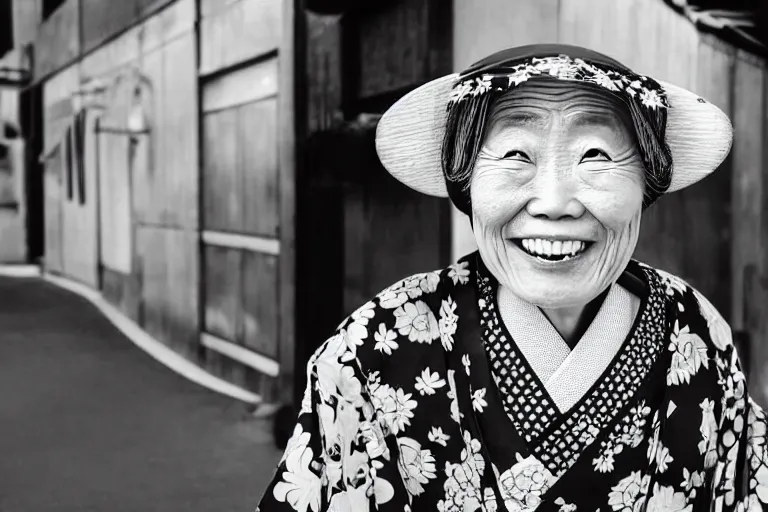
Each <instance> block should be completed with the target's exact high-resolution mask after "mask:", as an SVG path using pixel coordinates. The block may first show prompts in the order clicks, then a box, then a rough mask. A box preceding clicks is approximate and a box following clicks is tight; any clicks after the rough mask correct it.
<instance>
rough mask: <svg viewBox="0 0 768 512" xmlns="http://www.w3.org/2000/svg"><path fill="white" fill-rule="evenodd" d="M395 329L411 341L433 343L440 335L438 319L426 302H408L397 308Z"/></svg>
mask: <svg viewBox="0 0 768 512" xmlns="http://www.w3.org/2000/svg"><path fill="white" fill-rule="evenodd" d="M395 318H396V320H395V329H397V330H398V332H399V333H400V334H401V335H403V336H408V339H409V340H411V341H417V342H419V343H431V342H432V340H434V339H436V338H438V337H439V336H440V331H439V328H438V325H437V320H436V319H435V315H434V314H433V313H432V310H431V309H429V306H427V304H426V303H424V302H422V301H417V302H416V303H415V304H414V303H413V302H406V303H405V305H403V306H402V307H399V308H397V309H396V310H395Z"/></svg>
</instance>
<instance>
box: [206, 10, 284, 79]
mask: <svg viewBox="0 0 768 512" xmlns="http://www.w3.org/2000/svg"><path fill="white" fill-rule="evenodd" d="M281 4H282V2H281V1H280V0H237V1H234V2H231V3H229V4H228V5H227V6H226V7H225V8H222V9H213V10H212V9H209V8H208V7H205V6H204V8H203V16H204V17H203V19H202V20H201V24H200V74H202V75H207V74H210V73H213V72H215V71H218V70H221V69H223V68H226V67H229V66H233V65H235V64H238V63H240V62H243V61H246V60H249V59H252V58H254V57H258V56H260V55H263V54H265V53H268V52H271V51H274V50H276V49H277V47H278V46H279V44H280V30H281V14H280V7H281Z"/></svg>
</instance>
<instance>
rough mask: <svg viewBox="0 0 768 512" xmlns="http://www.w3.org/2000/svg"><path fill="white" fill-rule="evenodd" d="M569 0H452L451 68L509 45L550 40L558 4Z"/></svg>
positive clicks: (553, 37)
mask: <svg viewBox="0 0 768 512" xmlns="http://www.w3.org/2000/svg"><path fill="white" fill-rule="evenodd" d="M568 1H570V0H561V1H558V0H535V1H527V2H515V4H514V7H513V8H512V7H510V5H509V1H508V0H483V1H482V2H478V1H476V0H454V2H453V8H454V25H453V33H454V46H453V55H454V61H453V62H454V69H455V70H457V71H458V70H461V69H464V68H466V67H467V66H469V65H470V64H472V63H473V62H475V61H477V60H479V59H482V58H483V57H485V56H486V55H490V54H491V53H492V52H495V51H498V50H502V49H504V48H507V47H510V46H518V45H524V44H534V43H551V42H553V41H557V37H558V10H559V4H560V3H562V4H563V6H564V7H563V8H565V6H566V4H567V3H568Z"/></svg>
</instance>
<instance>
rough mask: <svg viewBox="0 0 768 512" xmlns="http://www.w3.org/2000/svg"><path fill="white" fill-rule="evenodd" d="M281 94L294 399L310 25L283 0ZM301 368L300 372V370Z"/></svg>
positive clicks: (285, 392) (293, 397) (285, 337)
mask: <svg viewBox="0 0 768 512" xmlns="http://www.w3.org/2000/svg"><path fill="white" fill-rule="evenodd" d="M280 24H281V30H280V33H281V43H280V54H279V55H280V59H281V60H280V66H279V68H280V82H279V83H280V95H279V103H278V119H279V124H278V133H279V135H278V140H279V141H280V148H279V153H278V155H279V157H278V162H279V164H278V167H279V169H280V249H281V254H280V267H279V270H280V277H279V287H280V288H279V289H280V291H279V295H278V297H279V301H280V302H279V308H280V325H279V332H280V334H279V339H280V348H279V351H278V352H279V353H278V362H279V363H280V377H279V382H280V392H281V394H282V401H285V402H287V403H296V402H297V401H298V400H300V396H301V390H300V389H297V388H296V387H295V384H296V376H295V371H294V370H295V364H296V349H295V347H296V338H295V335H296V323H297V318H296V288H295V287H296V252H295V251H296V207H297V201H296V183H297V182H301V181H302V180H303V179H304V178H303V175H302V170H303V166H302V161H301V160H300V157H301V155H302V154H303V150H304V146H303V141H304V134H305V130H306V126H307V118H306V96H305V94H306V87H305V84H304V76H305V73H306V69H307V67H306V57H305V53H306V48H307V46H306V38H305V37H306V25H305V18H304V15H303V10H302V3H301V2H294V1H283V2H282V11H281V16H280ZM299 371H300V372H301V371H302V370H299Z"/></svg>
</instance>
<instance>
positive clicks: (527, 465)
mask: <svg viewBox="0 0 768 512" xmlns="http://www.w3.org/2000/svg"><path fill="white" fill-rule="evenodd" d="M498 481H499V490H500V491H501V495H502V497H503V498H504V504H505V505H506V507H507V509H508V510H520V511H532V510H535V509H536V507H538V506H539V504H540V503H541V497H542V496H543V495H544V493H546V492H547V490H548V489H549V488H550V487H551V485H552V484H553V483H554V481H555V477H554V476H553V475H552V473H550V472H549V470H548V469H547V468H546V467H545V466H544V464H542V463H541V462H540V461H539V460H538V459H537V458H536V457H534V456H533V455H530V456H528V457H527V458H525V459H523V458H522V457H521V456H520V454H519V453H518V454H517V463H516V464H515V465H514V466H512V467H511V468H510V469H508V470H506V471H505V472H503V473H502V474H501V475H500V476H499V478H498Z"/></svg>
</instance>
